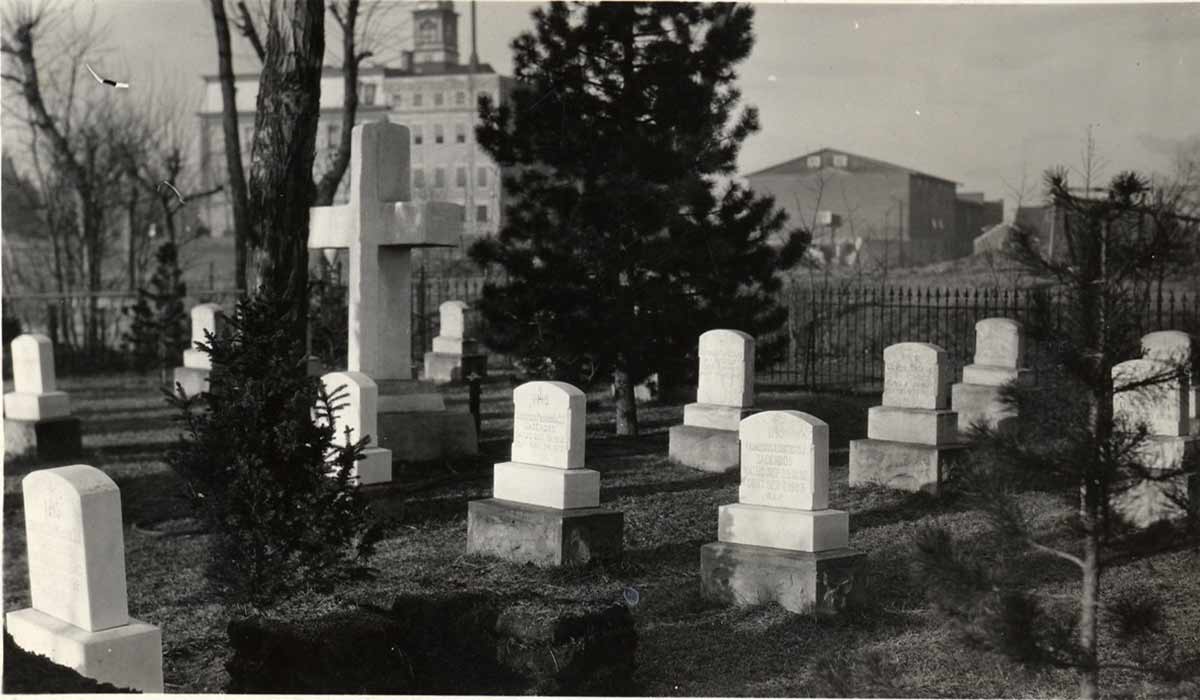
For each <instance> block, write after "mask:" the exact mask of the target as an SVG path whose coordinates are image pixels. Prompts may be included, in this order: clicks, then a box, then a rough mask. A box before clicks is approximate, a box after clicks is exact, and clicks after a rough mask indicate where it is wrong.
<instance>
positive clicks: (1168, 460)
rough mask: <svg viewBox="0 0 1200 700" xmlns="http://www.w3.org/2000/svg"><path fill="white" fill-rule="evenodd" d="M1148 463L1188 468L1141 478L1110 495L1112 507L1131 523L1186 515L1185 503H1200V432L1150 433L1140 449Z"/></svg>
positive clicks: (1170, 468) (1150, 522)
mask: <svg viewBox="0 0 1200 700" xmlns="http://www.w3.org/2000/svg"><path fill="white" fill-rule="evenodd" d="M1139 451H1140V452H1141V460H1142V462H1143V463H1144V464H1146V465H1147V466H1148V467H1151V468H1155V467H1157V468H1158V469H1159V470H1161V471H1164V472H1174V471H1176V470H1180V469H1184V470H1186V469H1188V468H1189V467H1190V469H1191V471H1190V473H1186V474H1178V475H1176V476H1174V477H1172V478H1169V479H1163V480H1162V481H1148V480H1147V481H1142V482H1141V483H1138V484H1136V485H1134V486H1133V488H1130V489H1129V490H1127V491H1124V492H1121V493H1120V494H1117V495H1116V496H1114V498H1113V508H1114V509H1115V510H1116V511H1117V512H1118V513H1120V514H1121V517H1123V518H1125V519H1126V520H1127V521H1128V522H1129V524H1130V525H1133V526H1134V527H1139V528H1142V527H1149V526H1150V525H1153V524H1154V523H1156V522H1160V521H1163V520H1173V519H1176V518H1181V517H1183V516H1185V515H1187V510H1186V506H1189V505H1191V504H1196V503H1200V436H1197V435H1192V436H1189V437H1161V436H1155V435H1152V436H1149V437H1147V438H1146V442H1145V443H1144V444H1143V445H1142V446H1141V449H1140V450H1139Z"/></svg>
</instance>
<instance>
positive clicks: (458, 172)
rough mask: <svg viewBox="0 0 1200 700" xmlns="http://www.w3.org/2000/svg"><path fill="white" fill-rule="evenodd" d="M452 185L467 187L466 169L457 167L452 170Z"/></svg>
mask: <svg viewBox="0 0 1200 700" xmlns="http://www.w3.org/2000/svg"><path fill="white" fill-rule="evenodd" d="M454 184H455V185H457V186H459V187H466V186H467V169H466V168H464V167H462V166H459V167H457V168H455V169H454Z"/></svg>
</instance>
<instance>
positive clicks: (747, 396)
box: [696, 329, 754, 406]
mask: <svg viewBox="0 0 1200 700" xmlns="http://www.w3.org/2000/svg"><path fill="white" fill-rule="evenodd" d="M696 401H697V402H699V403H711V404H717V405H720V406H753V405H754V338H753V337H752V336H750V335H749V334H747V333H743V332H742V331H731V330H725V329H716V330H711V331H707V332H705V333H703V334H701V335H700V378H699V382H698V386H697V389H696Z"/></svg>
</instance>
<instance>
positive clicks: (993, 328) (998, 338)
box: [963, 318, 1025, 381]
mask: <svg viewBox="0 0 1200 700" xmlns="http://www.w3.org/2000/svg"><path fill="white" fill-rule="evenodd" d="M975 364H977V365H993V366H996V367H1011V368H1013V369H1015V368H1017V367H1022V366H1024V364H1025V334H1024V332H1023V329H1022V327H1021V324H1020V323H1018V322H1017V321H1014V320H1012V319H1011V318H985V319H983V320H982V321H979V322H978V323H976V324H975ZM963 381H966V380H963Z"/></svg>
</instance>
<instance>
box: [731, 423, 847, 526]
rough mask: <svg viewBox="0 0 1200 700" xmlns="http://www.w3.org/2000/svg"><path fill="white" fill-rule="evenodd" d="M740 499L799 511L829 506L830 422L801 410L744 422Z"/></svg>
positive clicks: (821, 508)
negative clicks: (827, 422)
mask: <svg viewBox="0 0 1200 700" xmlns="http://www.w3.org/2000/svg"><path fill="white" fill-rule="evenodd" d="M738 439H739V440H740V441H741V457H742V481H741V486H740V487H739V488H738V500H739V501H740V502H741V503H745V504H750V505H761V506H774V507H778V508H792V509H798V510H823V509H825V508H827V507H828V506H829V425H828V424H826V423H825V421H823V420H821V419H820V418H817V417H815V416H811V415H809V414H807V413H802V412H800V411H763V412H762V413H756V414H754V415H753V416H750V417H749V418H746V419H744V420H742V423H741V427H740V428H739V430H738Z"/></svg>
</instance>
